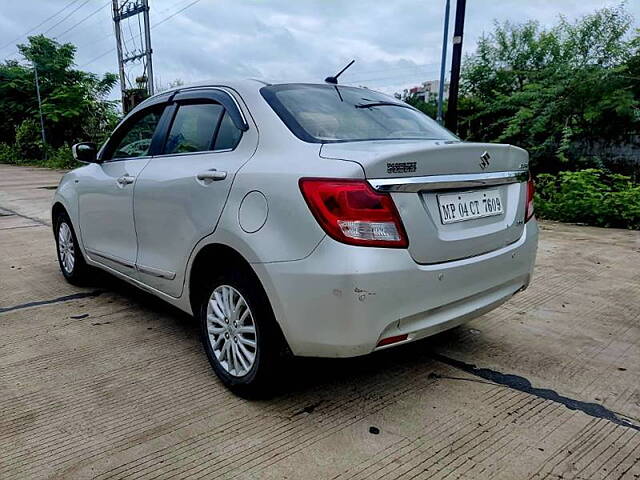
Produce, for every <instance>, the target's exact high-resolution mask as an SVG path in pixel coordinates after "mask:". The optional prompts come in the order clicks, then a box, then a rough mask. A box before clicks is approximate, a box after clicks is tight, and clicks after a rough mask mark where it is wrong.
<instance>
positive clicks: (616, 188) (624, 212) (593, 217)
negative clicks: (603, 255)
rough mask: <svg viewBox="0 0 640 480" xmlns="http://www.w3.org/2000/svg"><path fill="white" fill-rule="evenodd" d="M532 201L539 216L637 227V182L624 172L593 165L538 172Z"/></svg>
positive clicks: (639, 195)
mask: <svg viewBox="0 0 640 480" xmlns="http://www.w3.org/2000/svg"><path fill="white" fill-rule="evenodd" d="M535 201H536V204H535V205H536V214H537V215H538V216H539V217H540V218H547V219H550V220H559V221H561V222H573V223H586V224H588V225H595V226H598V227H620V228H630V229H635V230H638V229H640V184H636V183H633V182H632V181H631V180H630V177H627V176H624V175H617V174H611V173H607V172H605V171H604V170H599V169H595V168H589V169H586V170H579V171H577V172H560V173H559V174H558V176H555V175H550V174H540V175H538V177H537V179H536V198H535Z"/></svg>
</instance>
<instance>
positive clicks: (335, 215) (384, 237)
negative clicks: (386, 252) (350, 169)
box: [300, 178, 409, 248]
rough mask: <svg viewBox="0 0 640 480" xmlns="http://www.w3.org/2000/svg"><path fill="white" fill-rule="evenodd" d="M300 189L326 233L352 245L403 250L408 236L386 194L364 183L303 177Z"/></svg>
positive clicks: (407, 243) (362, 181)
mask: <svg viewBox="0 0 640 480" xmlns="http://www.w3.org/2000/svg"><path fill="white" fill-rule="evenodd" d="M300 190H301V191H302V195H303V196H304V199H305V200H306V201H307V204H308V205H309V208H310V209H311V212H312V213H313V215H314V216H315V217H316V220H317V221H318V223H319V224H320V226H322V228H323V229H324V231H325V232H327V234H328V235H329V236H331V237H333V238H334V239H336V240H338V241H339V242H343V243H348V244H351V245H364V246H374V247H395V248H406V247H407V246H408V245H409V242H408V240H407V234H406V233H405V231H404V227H403V226H402V221H401V220H400V216H399V215H398V211H397V210H396V206H395V205H394V203H393V200H392V199H391V196H390V195H389V194H388V193H380V192H376V191H375V190H374V189H373V188H371V186H370V185H369V184H368V183H367V182H366V181H364V180H341V179H336V180H334V179H330V178H303V179H301V180H300Z"/></svg>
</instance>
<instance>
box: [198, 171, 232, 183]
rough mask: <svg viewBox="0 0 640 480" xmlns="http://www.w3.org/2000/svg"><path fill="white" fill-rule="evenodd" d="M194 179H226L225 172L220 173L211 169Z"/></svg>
mask: <svg viewBox="0 0 640 480" xmlns="http://www.w3.org/2000/svg"><path fill="white" fill-rule="evenodd" d="M196 178H197V179H198V180H214V181H215V180H224V179H225V178H227V172H221V171H219V170H216V169H215V168H212V169H211V170H207V171H205V172H200V173H199V174H198V175H197V176H196Z"/></svg>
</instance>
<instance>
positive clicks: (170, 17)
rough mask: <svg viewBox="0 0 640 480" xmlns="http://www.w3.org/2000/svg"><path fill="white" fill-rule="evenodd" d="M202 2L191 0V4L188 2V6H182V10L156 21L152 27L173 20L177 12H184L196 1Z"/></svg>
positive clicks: (197, 0) (196, 1) (196, 0)
mask: <svg viewBox="0 0 640 480" xmlns="http://www.w3.org/2000/svg"><path fill="white" fill-rule="evenodd" d="M198 2H200V0H194V1H193V2H191V3H190V4H188V5H187V6H186V7H183V8H181V9H180V10H178V11H177V12H175V13H172V14H171V15H169V16H168V17H166V18H164V19H162V20H160V21H159V22H158V23H156V24H155V25H153V26H152V27H151V28H156V27H157V26H159V25H162V24H163V23H164V22H166V21H168V20H171V19H172V18H173V17H175V16H176V15H177V14H179V13H181V12H184V11H185V10H186V9H187V8H189V7H191V6H193V5H195V4H196V3H198Z"/></svg>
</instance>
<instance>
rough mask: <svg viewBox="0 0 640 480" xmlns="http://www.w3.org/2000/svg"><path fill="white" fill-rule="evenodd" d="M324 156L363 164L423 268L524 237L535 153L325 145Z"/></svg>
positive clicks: (450, 146)
mask: <svg viewBox="0 0 640 480" xmlns="http://www.w3.org/2000/svg"><path fill="white" fill-rule="evenodd" d="M320 156H321V157H323V158H327V159H340V160H346V161H352V162H357V163H358V164H360V165H361V166H362V169H363V170H364V173H365V177H366V178H367V179H368V180H369V183H370V184H371V185H372V186H373V187H374V188H376V189H378V190H380V191H387V192H389V193H390V194H391V195H392V197H393V199H394V202H395V204H396V207H397V208H398V211H399V212H400V216H401V218H402V222H403V224H404V226H405V229H406V231H407V235H408V237H409V252H410V254H411V256H412V257H413V259H414V260H415V261H416V262H418V263H422V264H433V263H442V262H447V261H453V260H459V259H462V258H467V257H472V256H476V255H480V254H483V253H487V252H491V251H493V250H497V249H499V248H502V247H504V246H506V245H509V244H510V243H513V242H515V241H516V240H518V239H519V238H520V237H521V236H522V233H523V230H524V214H525V212H524V207H525V196H526V179H527V174H528V154H527V152H526V151H524V150H522V149H520V148H517V147H513V146H510V145H500V144H485V143H463V142H446V141H437V140H434V141H428V140H427V141H425V140H421V141H393V140H392V141H364V142H345V143H327V144H323V145H322V148H321V150H320ZM483 202H484V203H483ZM498 207H499V208H498Z"/></svg>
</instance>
